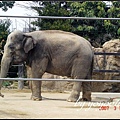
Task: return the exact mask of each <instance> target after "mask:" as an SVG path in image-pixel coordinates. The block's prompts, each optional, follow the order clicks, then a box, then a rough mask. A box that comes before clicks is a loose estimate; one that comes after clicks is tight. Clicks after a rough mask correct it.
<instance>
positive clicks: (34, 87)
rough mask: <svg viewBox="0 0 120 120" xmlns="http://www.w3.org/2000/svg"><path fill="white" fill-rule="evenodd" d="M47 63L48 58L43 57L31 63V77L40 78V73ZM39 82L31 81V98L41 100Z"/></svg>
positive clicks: (41, 73)
mask: <svg viewBox="0 0 120 120" xmlns="http://www.w3.org/2000/svg"><path fill="white" fill-rule="evenodd" d="M47 64H48V59H47V58H43V59H41V60H39V61H35V62H33V64H32V67H31V69H29V70H30V74H31V76H30V77H31V78H42V75H43V74H44V73H45V70H46V67H47ZM41 83H42V81H34V80H33V81H31V85H30V86H31V91H32V96H31V99H32V100H42V96H41Z"/></svg>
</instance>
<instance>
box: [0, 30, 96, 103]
mask: <svg viewBox="0 0 120 120" xmlns="http://www.w3.org/2000/svg"><path fill="white" fill-rule="evenodd" d="M93 60H94V52H93V49H92V46H91V43H90V42H89V41H88V40H86V39H85V38H84V37H82V36H79V35H77V34H75V33H72V32H67V31H62V30H36V31H32V32H26V33H25V32H22V31H20V30H15V31H13V32H11V33H10V34H9V35H8V37H7V41H6V44H5V46H4V54H3V56H2V60H1V78H5V77H6V75H7V72H8V70H9V68H10V67H11V65H13V64H21V63H25V64H26V66H27V68H28V69H29V72H30V73H31V78H42V75H43V74H44V73H45V72H47V73H51V74H54V75H60V76H67V77H71V78H72V79H92V71H93ZM2 82H3V81H0V95H1V96H2V94H1V86H2ZM81 88H82V89H81ZM81 90H82V93H83V94H82V98H81V100H83V101H91V82H90V81H89V82H86V81H85V82H81V81H80V82H76V81H75V82H74V85H73V89H72V91H71V94H70V96H69V97H68V98H67V101H68V102H76V101H77V100H78V99H79V97H80V92H81ZM31 93H32V94H31V99H32V100H36V101H40V100H42V96H41V81H37V80H36V81H35V80H32V81H31Z"/></svg>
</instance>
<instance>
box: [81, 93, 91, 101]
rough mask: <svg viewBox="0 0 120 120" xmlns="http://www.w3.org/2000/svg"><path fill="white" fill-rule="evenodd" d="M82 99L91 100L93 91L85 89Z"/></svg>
mask: <svg viewBox="0 0 120 120" xmlns="http://www.w3.org/2000/svg"><path fill="white" fill-rule="evenodd" d="M80 101H91V91H84V92H83V95H82V99H81V100H80Z"/></svg>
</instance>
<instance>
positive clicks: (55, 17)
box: [0, 15, 120, 20]
mask: <svg viewBox="0 0 120 120" xmlns="http://www.w3.org/2000/svg"><path fill="white" fill-rule="evenodd" d="M0 17H11V18H12V17H13V18H44V19H88V20H120V18H98V17H60V16H15V15H13V16H12V15H0Z"/></svg>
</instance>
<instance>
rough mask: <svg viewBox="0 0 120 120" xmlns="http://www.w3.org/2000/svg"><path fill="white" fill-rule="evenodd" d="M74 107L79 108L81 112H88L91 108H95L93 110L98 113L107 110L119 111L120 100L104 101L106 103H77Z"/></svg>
mask: <svg viewBox="0 0 120 120" xmlns="http://www.w3.org/2000/svg"><path fill="white" fill-rule="evenodd" d="M74 106H75V107H77V108H80V110H82V109H83V108H85V109H84V110H85V111H88V110H90V109H91V108H96V109H95V110H98V111H108V110H110V109H111V110H114V111H116V110H120V99H118V100H116V101H112V102H111V101H106V102H84V101H77V102H76V103H75V104H74Z"/></svg>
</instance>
